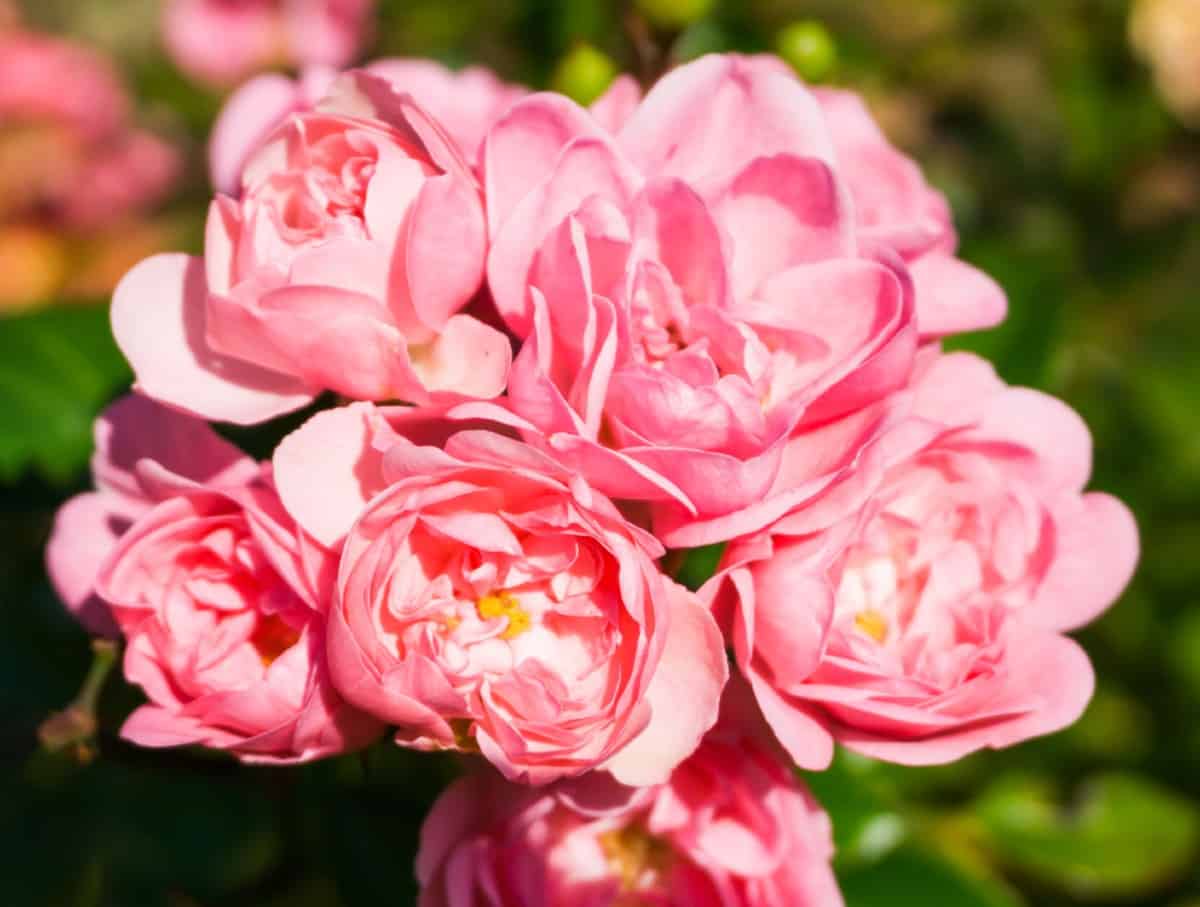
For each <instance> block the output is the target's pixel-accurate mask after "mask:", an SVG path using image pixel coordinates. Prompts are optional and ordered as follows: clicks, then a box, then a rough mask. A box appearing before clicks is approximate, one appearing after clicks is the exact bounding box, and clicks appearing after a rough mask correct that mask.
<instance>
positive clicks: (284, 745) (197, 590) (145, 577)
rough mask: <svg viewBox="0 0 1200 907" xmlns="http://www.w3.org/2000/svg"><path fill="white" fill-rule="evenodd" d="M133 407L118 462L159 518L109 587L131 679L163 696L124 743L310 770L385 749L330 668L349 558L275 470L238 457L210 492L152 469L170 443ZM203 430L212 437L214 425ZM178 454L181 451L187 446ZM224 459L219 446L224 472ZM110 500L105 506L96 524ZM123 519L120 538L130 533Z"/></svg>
mask: <svg viewBox="0 0 1200 907" xmlns="http://www.w3.org/2000/svg"><path fill="white" fill-rule="evenodd" d="M125 406H126V409H125V410H123V411H118V413H117V415H116V417H115V418H112V417H110V422H109V424H111V425H114V426H116V428H117V429H118V430H119V432H120V434H119V435H118V434H116V433H114V435H113V438H112V439H111V445H110V453H112V454H115V455H116V456H117V460H116V462H117V463H119V464H124V463H127V462H128V461H129V460H132V461H133V462H134V463H135V464H136V465H135V466H134V469H133V471H132V473H118V475H120V476H121V477H123V478H132V479H134V480H135V481H136V482H137V483H138V486H139V492H138V493H139V495H140V498H141V499H140V500H139V501H138V505H139V506H144V507H146V508H147V509H145V510H144V511H143V512H142V513H141V514H140V515H138V516H136V518H134V519H133V520H132V521H131V525H129V526H128V527H127V528H124V527H121V528H123V529H124V531H123V532H122V533H121V535H120V539H119V541H117V542H116V544H115V547H114V548H113V549H112V550H111V552H109V554H108V556H107V557H106V558H105V559H104V561H103V563H102V565H101V566H100V568H99V574H98V576H97V577H96V580H95V590H96V594H97V595H98V596H99V597H100V598H101V599H103V600H104V601H105V602H106V603H107V604H108V606H109V608H110V610H111V614H112V618H113V619H114V620H115V622H116V624H117V625H118V627H119V628H120V631H121V634H122V635H123V636H124V637H125V640H126V648H125V676H126V678H127V679H128V680H129V681H130V682H131V683H135V684H138V685H139V686H141V687H142V688H143V689H144V690H145V692H146V695H147V696H148V697H149V699H150V703H149V704H148V705H145V706H142V707H141V708H139V709H137V710H136V711H135V712H134V713H133V714H132V715H131V716H130V717H129V719H128V720H127V721H126V723H125V725H124V726H123V727H122V729H121V734H122V736H123V737H125V738H126V739H128V740H131V741H133V742H135V743H138V744H141V745H143V746H152V747H159V746H178V745H183V744H202V745H204V746H208V747H213V748H216V749H224V750H229V751H230V752H232V753H234V754H235V755H237V756H238V757H239V758H240V759H242V760H243V761H245V762H303V761H308V760H312V759H318V758H322V757H324V756H329V755H334V754H336V753H340V752H345V751H347V750H351V749H355V748H358V747H360V746H364V745H366V744H367V743H369V742H371V741H372V740H374V739H375V738H377V737H378V736H379V735H380V734H381V733H382V731H383V726H382V725H381V724H380V723H379V722H378V721H376V720H375V719H373V718H371V717H369V716H367V715H364V714H362V713H360V712H358V711H356V710H355V709H353V708H352V707H350V706H348V705H347V704H346V703H345V702H344V701H343V700H342V699H341V697H340V696H339V695H338V694H337V692H336V691H335V690H334V688H333V686H332V685H331V684H330V681H329V675H328V670H327V668H326V664H325V613H324V612H325V610H326V609H327V607H328V601H327V597H328V592H329V587H330V579H331V576H332V573H333V571H334V569H335V566H336V560H335V558H334V556H333V555H332V554H331V553H330V552H329V551H328V550H326V549H324V548H323V547H322V546H320V545H318V544H317V543H316V542H314V541H313V540H312V539H311V538H309V537H307V536H305V535H304V534H303V533H302V532H299V531H298V530H297V529H296V527H295V525H294V523H292V521H291V520H290V519H289V518H288V517H287V515H286V513H285V512H284V511H283V509H282V507H281V506H280V504H279V500H278V498H277V496H276V494H275V491H274V488H273V486H272V483H271V480H270V471H269V467H263V468H260V467H258V466H257V465H256V464H250V465H251V466H254V468H253V470H252V471H251V470H247V469H246V468H245V466H246V461H244V460H238V461H235V462H234V463H232V464H230V465H228V466H226V467H225V468H224V469H221V470H220V471H219V472H217V473H216V478H214V479H213V480H212V481H211V482H210V484H208V485H201V484H199V483H198V482H195V481H193V480H191V479H188V478H185V477H184V476H181V475H177V474H175V473H173V472H171V471H169V470H168V469H167V468H166V467H165V466H164V465H163V464H161V463H159V462H157V461H155V460H154V459H151V458H150V457H151V456H153V455H154V454H155V453H156V452H157V450H156V448H158V447H160V446H163V439H162V438H161V437H159V438H156V437H155V435H154V434H153V429H154V428H155V426H154V425H153V424H150V423H149V422H148V421H147V420H146V419H145V418H144V417H143V418H138V416H144V407H145V404H141V403H139V404H136V405H130V404H128V403H126V404H125ZM139 410H142V412H139ZM171 418H172V419H181V418H183V417H179V416H173V417H171ZM168 424H169V423H168ZM126 431H132V432H133V435H132V436H126V435H125V432H126ZM190 431H191V432H192V433H193V436H194V437H193V438H192V439H193V440H201V436H200V434H199V433H200V431H201V429H200V428H195V429H192V430H190ZM171 440H172V442H179V441H186V440H189V438H188V437H187V435H186V434H184V433H182V432H181V433H180V434H178V435H176V437H175V438H173V439H171ZM214 441H215V439H214ZM140 445H147V446H140ZM165 449H166V450H168V451H169V452H171V453H173V454H179V453H181V451H179V450H178V449H177V448H176V446H175V443H170V444H167V445H165ZM143 454H146V455H149V456H144V455H143ZM213 454H217V457H216V458H213V457H212V455H213ZM189 455H190V456H192V457H194V458H199V457H201V456H203V455H202V454H201V452H200V450H199V449H196V450H193V451H192V452H191V453H190V454H189ZM221 456H223V452H222V451H221V450H220V448H219V447H218V446H217V444H216V443H212V444H210V450H209V452H208V455H207V457H206V458H207V459H209V461H210V462H211V465H212V466H213V467H214V468H215V467H216V466H217V465H218V463H220V462H221V459H220V457H221ZM210 471H211V470H210ZM101 494H105V493H104V492H102V493H101ZM110 494H111V492H110ZM151 502H156V503H153V506H149V505H150V503H151ZM101 503H102V502H99V501H93V503H92V505H91V510H92V511H93V514H94V513H96V512H97V511H102V510H103V508H102V507H101V506H100V505H101ZM70 507H71V505H70V504H68V508H70ZM114 512H115V513H116V514H117V515H118V518H127V515H126V514H125V513H124V512H122V511H121V510H120V509H119V508H117V509H115V511H114ZM111 519H112V518H111V517H110V523H109V524H108V526H107V528H109V529H113V528H116V527H113V526H112V524H111ZM97 528H98V527H97ZM64 531H65V530H64ZM74 539H75V543H76V545H78V546H81V548H82V546H84V545H86V544H88V543H91V544H94V545H96V549H92V550H89V549H87V548H82V550H81V553H82V556H83V558H84V559H85V560H90V559H91V558H92V557H93V554H94V553H97V550H98V548H99V547H100V545H99V544H97V543H100V542H103V541H104V539H103V535H102V534H101V533H100V532H98V531H93V532H92V533H91V534H82V533H80V534H76V535H75V536H74ZM62 544H63V545H64V546H65V545H67V544H68V542H67V540H66V539H65V538H64V540H63V542H62ZM69 551H70V549H69V548H68V549H66V550H64V551H62V552H60V554H59V555H58V556H59V557H60V559H61V557H62V556H63V555H66V554H69Z"/></svg>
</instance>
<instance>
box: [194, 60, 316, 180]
mask: <svg viewBox="0 0 1200 907" xmlns="http://www.w3.org/2000/svg"><path fill="white" fill-rule="evenodd" d="M298 100H299V89H298V86H297V85H296V83H295V82H293V81H292V80H291V79H289V78H287V76H282V75H279V74H277V73H268V74H266V75H261V76H257V77H256V78H253V79H251V80H250V81H249V82H246V83H245V84H244V85H242V86H241V87H240V88H238V90H237V91H235V92H234V93H233V95H232V96H231V97H230V98H229V100H228V101H227V102H226V103H225V106H224V107H223V108H222V109H221V115H220V116H219V117H217V121H216V123H214V124H213V131H212V138H211V139H210V141H209V145H208V165H209V174H210V176H211V178H212V183H213V186H214V187H215V188H216V190H217V191H218V192H220V193H223V194H225V195H232V196H236V195H237V194H238V190H239V189H240V187H241V178H242V168H243V167H244V166H245V164H246V161H247V160H249V158H250V155H251V154H253V152H254V151H255V150H256V149H257V148H258V146H259V145H260V144H262V142H263V140H265V139H266V137H267V136H268V135H270V133H271V132H272V130H274V128H275V127H276V126H278V125H279V123H281V122H282V121H283V119H284V118H285V117H286V116H287V115H288V114H289V113H291V112H292V110H294V109H295V107H296V104H297V101H298Z"/></svg>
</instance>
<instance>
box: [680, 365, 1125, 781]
mask: <svg viewBox="0 0 1200 907" xmlns="http://www.w3.org/2000/svg"><path fill="white" fill-rule="evenodd" d="M909 396H910V398H911V400H910V403H911V413H910V417H909V418H908V419H907V420H901V421H900V422H899V423H898V424H896V425H895V426H894V428H893V429H892V430H891V431H889V432H886V433H884V434H883V435H881V436H880V437H878V438H877V440H876V441H875V442H874V444H873V446H872V448H871V455H872V456H877V457H879V458H880V462H879V463H877V464H876V465H877V466H879V469H878V471H876V472H875V473H873V477H875V478H876V479H877V482H876V486H875V487H874V488H873V490H872V491H871V493H870V495H869V500H868V502H867V504H866V507H865V508H864V509H862V510H861V511H860V512H855V508H854V506H853V503H854V500H856V498H855V497H854V496H850V497H849V498H847V499H846V500H843V502H842V503H843V504H845V505H846V506H845V507H843V508H841V509H838V508H836V507H832V506H830V507H826V508H825V509H824V512H823V513H822V511H821V509H820V508H817V509H812V508H809V509H806V510H802V511H801V512H800V513H799V514H795V513H789V514H784V515H783V516H782V517H781V518H780V519H779V520H778V521H777V522H776V523H774V524H773V525H771V526H769V527H768V528H767V529H766V530H765V531H763V532H761V533H758V534H754V535H751V536H748V537H745V538H742V539H739V540H737V541H736V542H734V543H733V544H732V545H730V547H729V548H728V549H727V551H726V553H725V559H724V561H723V570H722V572H721V573H720V574H718V576H717V577H716V578H714V580H712V581H711V582H710V584H709V585H708V586H706V587H705V589H704V590H703V592H702V594H703V595H705V597H707V598H710V599H712V600H713V602H714V608H715V610H716V612H717V614H718V615H719V618H720V619H721V620H722V621H724V622H725V624H726V625H727V626H728V627H729V630H730V635H731V637H732V642H733V645H734V649H735V652H736V655H737V661H738V664H739V666H740V667H741V668H742V671H743V672H744V673H745V675H746V676H747V678H748V679H749V680H750V682H751V685H752V686H753V688H754V692H755V694H756V696H757V698H758V702H759V704H760V706H761V707H762V710H763V712H764V714H765V715H766V717H767V720H768V721H769V722H770V724H771V726H772V728H773V729H774V731H775V733H776V735H777V736H778V737H779V740H780V741H781V742H782V743H783V744H784V745H785V746H786V747H787V749H788V751H789V752H790V753H791V755H792V756H793V758H795V760H796V761H797V762H798V763H799V764H801V765H802V766H805V767H807V768H822V767H824V766H825V765H826V764H827V763H828V761H829V759H830V757H831V755H832V749H833V742H834V740H836V741H838V742H840V743H842V744H844V745H846V746H848V747H850V748H851V749H854V750H857V751H859V752H862V753H864V754H866V755H869V756H873V757H876V758H880V759H886V760H890V761H894V762H901V763H905V764H930V763H942V762H949V761H952V760H954V759H958V758H960V757H962V756H964V755H966V754H968V753H970V752H973V751H975V750H978V749H981V748H984V747H991V748H999V747H1005V746H1010V745H1013V744H1015V743H1019V742H1021V741H1023V740H1026V739H1028V738H1030V737H1034V736H1038V735H1041V734H1048V733H1051V732H1053V731H1056V730H1059V729H1061V728H1063V727H1065V726H1067V725H1068V724H1070V723H1072V722H1073V721H1075V720H1076V719H1077V718H1078V717H1079V715H1080V714H1081V713H1082V711H1083V709H1084V707H1085V705H1086V704H1087V702H1088V699H1089V698H1090V696H1091V692H1092V684H1093V676H1092V669H1091V666H1090V664H1089V663H1088V659H1087V656H1086V655H1085V654H1084V652H1083V650H1082V649H1080V648H1079V646H1077V645H1076V644H1075V643H1074V642H1073V641H1071V640H1070V639H1068V638H1067V637H1066V636H1064V635H1063V633H1065V632H1067V631H1070V630H1073V629H1076V628H1077V627H1080V626H1082V625H1083V624H1085V623H1087V622H1088V621H1090V620H1091V619H1093V618H1094V617H1095V616H1096V615H1098V614H1099V613H1101V612H1102V611H1103V610H1104V609H1105V608H1106V607H1108V605H1110V604H1111V603H1112V602H1113V600H1114V599H1116V597H1117V596H1118V595H1119V594H1120V592H1121V590H1122V588H1123V587H1124V586H1125V584H1126V583H1127V581H1128V580H1129V577H1130V574H1131V573H1132V571H1133V567H1134V564H1135V562H1136V560H1137V549H1138V543H1137V529H1136V527H1135V525H1134V522H1133V518H1132V517H1131V515H1130V514H1129V512H1128V511H1127V510H1126V508H1125V507H1124V506H1123V505H1122V504H1121V503H1120V502H1119V501H1117V500H1115V499H1114V498H1111V497H1109V496H1108V495H1104V494H1097V493H1089V494H1084V493H1082V489H1083V487H1084V485H1085V484H1086V482H1087V479H1088V473H1089V471H1090V468H1091V441H1090V438H1089V436H1088V432H1087V429H1086V427H1085V426H1084V425H1083V423H1082V422H1081V421H1080V419H1079V417H1078V416H1077V415H1076V414H1075V413H1074V412H1073V411H1072V410H1071V409H1070V408H1068V407H1067V406H1066V405H1065V404H1063V403H1061V402H1059V401H1057V400H1055V399H1053V398H1052V397H1048V396H1046V395H1044V394H1040V393H1037V392H1035V391H1031V390H1026V389H1023V388H1010V387H1007V386H1006V385H1004V384H1003V382H1001V381H1000V380H999V379H998V378H997V377H996V375H995V373H994V372H993V371H992V369H991V367H990V366H989V365H987V364H986V363H985V362H983V361H982V360H980V359H977V358H975V357H973V356H970V355H967V354H954V355H945V356H942V355H939V354H938V353H937V351H936V350H933V349H931V350H929V351H927V353H926V354H925V356H924V361H923V363H922V365H921V370H920V373H919V374H918V376H917V378H916V380H915V381H914V386H913V389H912V392H911V394H910V395H909ZM817 514H821V515H822V516H824V518H825V520H824V522H821V521H819V520H816V519H815V516H816V515H817ZM843 514H848V515H843Z"/></svg>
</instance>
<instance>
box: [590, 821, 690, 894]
mask: <svg viewBox="0 0 1200 907" xmlns="http://www.w3.org/2000/svg"><path fill="white" fill-rule="evenodd" d="M598 840H599V842H600V849H601V850H602V851H604V857H605V859H607V860H608V865H609V866H610V867H612V870H613V872H615V873H616V875H617V877H618V878H619V879H620V880H621V891H622V892H625V893H628V892H631V891H637V890H638V889H642V888H645V887H646V883H647V882H649V883H650V884H653V883H654V882H655V881H657V880H658V877H660V876H661V875H662V874H663V873H665V872H666V870H667V869H668V868H669V867H670V865H671V859H672V856H673V853H672V850H671V847H670V845H669V844H667V842H665V841H663V840H662V839H661V838H657V837H655V836H654V835H652V834H650V833H649V832H648V831H646V829H645V828H643V827H642V826H640V825H627V826H625V827H624V828H616V829H613V830H612V831H606V832H605V833H604V834H602V835H600V836H599V839H598ZM647 874H650V876H651V878H649V879H647Z"/></svg>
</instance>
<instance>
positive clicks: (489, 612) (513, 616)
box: [475, 592, 533, 639]
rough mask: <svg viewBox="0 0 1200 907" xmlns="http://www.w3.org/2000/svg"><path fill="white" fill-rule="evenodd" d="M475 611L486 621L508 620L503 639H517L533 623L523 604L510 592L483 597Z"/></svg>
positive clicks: (477, 603)
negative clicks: (501, 618) (502, 618)
mask: <svg viewBox="0 0 1200 907" xmlns="http://www.w3.org/2000/svg"><path fill="white" fill-rule="evenodd" d="M475 610H476V611H477V612H478V613H479V616H480V617H481V618H483V619H484V620H495V619H496V618H498V617H506V618H508V627H507V629H505V631H504V632H503V633H501V634H500V638H501V639H516V638H517V637H518V636H520V635H521V634H522V633H524V632H525V631H526V630H528V629H529V628H530V626H531V625H532V623H533V622H532V620H530V617H529V614H528V613H527V612H526V611H525V610H524V609H523V608H522V607H521V603H520V602H518V601H517V599H516V597H515V596H513V595H510V594H509V593H508V592H494V593H492V594H491V595H485V596H483V597H482V598H481V599H479V601H477V602H476V603H475Z"/></svg>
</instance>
